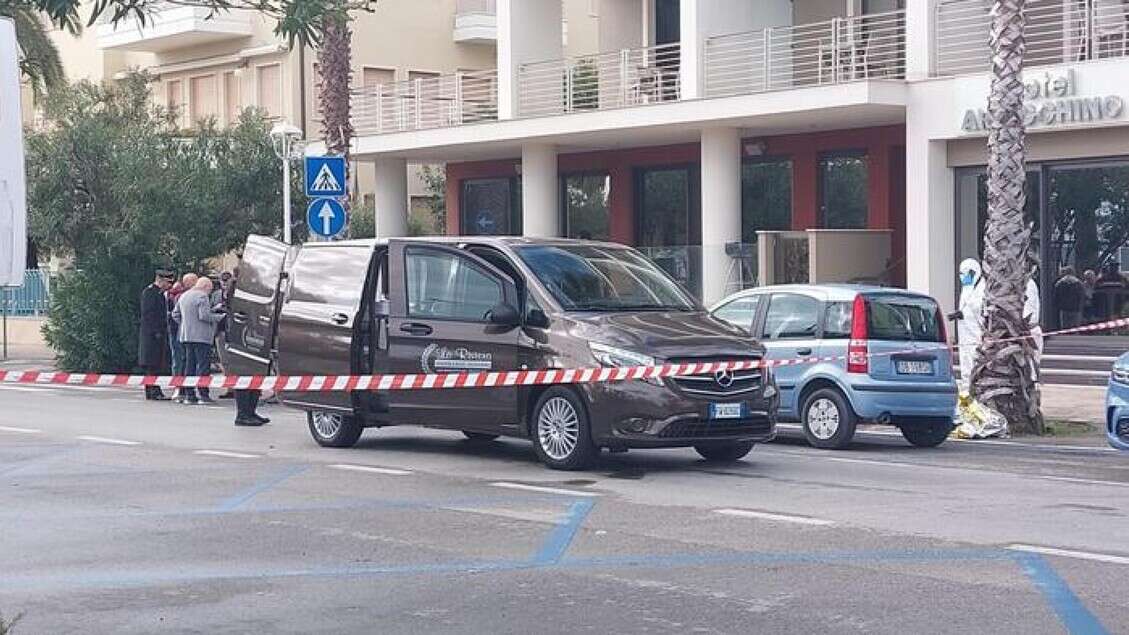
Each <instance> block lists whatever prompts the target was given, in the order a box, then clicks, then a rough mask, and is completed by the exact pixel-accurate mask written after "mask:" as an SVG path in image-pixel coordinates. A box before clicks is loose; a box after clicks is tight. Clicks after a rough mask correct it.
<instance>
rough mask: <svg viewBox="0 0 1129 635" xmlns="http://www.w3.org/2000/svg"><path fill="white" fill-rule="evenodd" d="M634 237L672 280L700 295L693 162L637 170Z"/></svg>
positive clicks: (698, 221) (698, 224)
mask: <svg viewBox="0 0 1129 635" xmlns="http://www.w3.org/2000/svg"><path fill="white" fill-rule="evenodd" d="M636 194H637V195H636V197H635V201H636V203H635V205H636V223H635V232H636V241H635V244H636V245H637V246H638V248H639V249H640V250H641V251H643V253H645V254H647V256H649V257H650V258H651V259H652V260H654V261H655V263H656V264H658V265H659V266H660V267H662V268H663V269H664V270H666V271H667V273H669V274H670V275H671V276H673V277H674V279H675V280H678V281H679V282H681V283H682V284H683V285H684V286H685V287H686V288H687V289H689V290H690V291H691V292H692V293H694V294H695V295H696V296H699V297H700V296H701V277H700V275H701V262H702V257H701V216H700V212H699V204H698V201H699V200H700V197H699V174H698V168H697V167H696V166H684V167H664V168H648V169H642V170H639V171H637V172H636Z"/></svg>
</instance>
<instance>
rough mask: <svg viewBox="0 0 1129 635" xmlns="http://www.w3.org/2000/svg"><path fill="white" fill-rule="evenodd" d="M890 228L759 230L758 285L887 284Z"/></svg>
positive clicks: (889, 281)
mask: <svg viewBox="0 0 1129 635" xmlns="http://www.w3.org/2000/svg"><path fill="white" fill-rule="evenodd" d="M892 238H893V232H892V231H891V230H889V229H808V230H806V231H765V232H757V269H758V271H759V272H760V280H759V282H760V284H761V285H762V286H763V285H770V284H819V283H826V282H851V283H862V284H879V285H886V286H888V285H891V284H892V281H891V277H892V274H893V265H894V263H893V262H891V258H890V254H891V247H892V246H891V241H892Z"/></svg>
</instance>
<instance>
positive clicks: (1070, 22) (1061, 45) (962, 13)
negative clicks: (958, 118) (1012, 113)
mask: <svg viewBox="0 0 1129 635" xmlns="http://www.w3.org/2000/svg"><path fill="white" fill-rule="evenodd" d="M990 4H991V3H989V2H986V1H985V0H942V2H940V3H939V4H938V5H937V8H936V11H937V15H936V21H935V24H936V33H935V40H936V45H935V48H934V51H933V55H934V59H933V69H934V71H933V72H934V75H936V76H949V75H962V74H965V73H983V72H987V71H989V70H990V69H991V52H990V50H989V48H988V31H989V28H990V25H991V16H990V15H989V9H990V6H989V5H990ZM1026 13H1027V27H1026V32H1025V35H1026V40H1027V52H1026V56H1025V57H1024V65H1025V66H1027V67H1032V66H1051V65H1059V64H1073V63H1078V62H1086V61H1089V60H1096V59H1107V58H1118V57H1129V5H1125V4H1124V3H1122V2H1118V1H1114V2H1110V1H1107V0H1075V1H1073V2H1064V1H1063V0H1028V2H1027V8H1026Z"/></svg>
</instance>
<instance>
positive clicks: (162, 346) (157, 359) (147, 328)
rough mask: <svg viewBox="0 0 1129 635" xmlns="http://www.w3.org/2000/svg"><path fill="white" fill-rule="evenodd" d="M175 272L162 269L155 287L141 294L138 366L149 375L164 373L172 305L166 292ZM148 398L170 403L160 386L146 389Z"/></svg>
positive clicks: (157, 274)
mask: <svg viewBox="0 0 1129 635" xmlns="http://www.w3.org/2000/svg"><path fill="white" fill-rule="evenodd" d="M173 278H174V276H173V273H172V272H171V271H165V270H164V269H160V270H158V271H157V272H156V275H155V276H154V278H153V284H151V285H149V286H147V287H145V289H144V290H142V291H141V328H140V332H139V337H138V343H137V365H138V366H140V367H141V369H142V370H143V371H145V374H146V375H160V374H161V373H162V372H164V370H165V367H166V363H167V361H168V351H169V342H168V336H169V306H168V303H167V302H166V300H165V291H167V290H168V289H169V287H171V286H172V281H173ZM145 399H147V400H149V401H167V400H168V397H166V396H165V394H164V393H163V392H161V387H160V386H146V387H145Z"/></svg>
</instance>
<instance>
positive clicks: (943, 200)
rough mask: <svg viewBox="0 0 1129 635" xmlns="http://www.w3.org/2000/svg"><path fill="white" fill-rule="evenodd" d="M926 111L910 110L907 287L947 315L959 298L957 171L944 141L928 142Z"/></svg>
mask: <svg viewBox="0 0 1129 635" xmlns="http://www.w3.org/2000/svg"><path fill="white" fill-rule="evenodd" d="M914 101H916V100H914ZM927 111H928V108H927V107H925V106H924V105H923V106H921V107H920V109H918V108H915V107H913V106H909V107H907V108H906V113H907V117H906V225H905V226H906V228H907V231H906V249H905V253H906V286H907V287H909V288H910V289H913V290H915V291H922V292H925V293H928V294H930V295H932V296H933V297H934V298H936V299H937V301H938V302H939V303H940V304H941V306H942V307H943V308H944V309H945V311H946V312H947V311H950V310H952V307H953V304H954V303H955V294H956V251H955V249H956V245H955V242H956V241H955V233H956V230H955V222H954V204H955V201H954V198H955V195H954V185H953V170H952V168H950V167H948V166H947V165H946V157H947V154H948V151H947V148H946V144H945V141H934V140H930V139H928V138H927V136H926V133H925V125H924V121H923V120H924V119H925V118H926V117H927V116H928V112H927ZM914 113H919V114H914ZM895 251H896V250H895Z"/></svg>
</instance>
